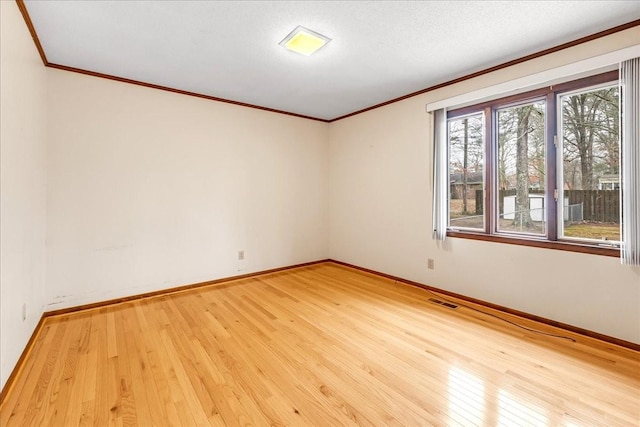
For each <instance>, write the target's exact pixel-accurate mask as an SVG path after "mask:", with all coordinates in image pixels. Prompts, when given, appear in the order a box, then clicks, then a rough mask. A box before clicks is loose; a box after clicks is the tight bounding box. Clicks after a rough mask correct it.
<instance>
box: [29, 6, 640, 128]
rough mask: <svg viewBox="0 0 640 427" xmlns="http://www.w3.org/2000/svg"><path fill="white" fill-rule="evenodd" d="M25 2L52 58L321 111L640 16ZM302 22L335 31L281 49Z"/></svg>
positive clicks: (623, 11)
mask: <svg viewBox="0 0 640 427" xmlns="http://www.w3.org/2000/svg"><path fill="white" fill-rule="evenodd" d="M25 4H26V7H27V11H28V13H29V16H30V17H31V21H32V23H33V26H34V28H35V31H36V33H37V35H38V38H39V40H40V43H41V45H42V47H43V49H44V52H45V54H46V57H47V60H48V62H49V63H52V64H58V65H64V66H67V67H74V68H79V69H83V70H87V71H92V72H98V73H103V74H108V75H112V76H116V77H120V78H126V79H132V80H137V81H142V82H146V83H151V84H156V85H161V86H166V87H170V88H174V89H179V90H183V91H189V92H195V93H199V94H203V95H208V96H213V97H218V98H224V99H228V100H231V101H236V102H242V103H248V104H253V105H256V106H260V107H266V108H271V109H276V110H282V111H286V112H291V113H295V114H300V115H305V116H311V117H315V118H320V119H326V120H330V119H334V118H336V117H341V116H343V115H347V114H349V113H352V112H354V111H358V110H361V109H364V108H367V107H370V106H373V105H376V104H379V103H382V102H385V101H387V100H390V99H393V98H397V97H400V96H403V95H406V94H409V93H412V92H415V91H419V90H421V89H423V88H426V87H429V86H433V85H435V84H438V83H442V82H445V81H449V80H452V79H454V78H456V77H461V76H464V75H467V74H470V73H473V72H475V71H479V70H483V69H486V68H488V67H491V66H494V65H498V64H501V63H504V62H507V61H509V60H512V59H516V58H520V57H523V56H525V55H528V54H531V53H535V52H539V51H541V50H544V49H547V48H550V47H554V46H557V45H560V44H562V43H565V42H569V41H573V40H576V39H578V38H580V37H583V36H587V35H591V34H594V33H596V32H599V31H602V30H606V29H608V28H611V27H614V26H617V25H620V24H625V23H627V22H630V21H633V20H637V19H639V18H640V2H637V1H578V2H576V1H573V2H571V1H567V2H564V1H550V2H545V1H506V2H505V1H494V2H481V1H461V2H435V1H429V2H418V1H410V2H404V1H394V2H382V1H374V2H367V1H355V2H351V1H340V2H338V1H335V2H328V1H327V2H319V1H292V2H284V1H283V2H273V1H238V2H233V1H229V2H227V1H215V2H214V1H212V2H206V1H131V0H129V1H29V0H27V1H25ZM297 25H303V26H306V27H308V28H310V29H312V30H315V31H317V32H320V33H322V34H324V35H326V36H328V37H330V38H331V39H333V40H332V41H331V42H330V43H329V44H328V45H327V46H326V47H324V48H323V49H321V50H320V51H319V52H318V53H317V54H316V55H314V56H311V57H305V56H302V55H297V54H295V53H292V52H289V51H286V50H285V49H284V48H282V47H281V46H279V45H278V43H279V42H280V40H282V38H284V37H285V36H286V35H287V34H288V33H289V32H290V31H291V30H292V29H293V28H294V27H296V26H297ZM636 28H640V27H636Z"/></svg>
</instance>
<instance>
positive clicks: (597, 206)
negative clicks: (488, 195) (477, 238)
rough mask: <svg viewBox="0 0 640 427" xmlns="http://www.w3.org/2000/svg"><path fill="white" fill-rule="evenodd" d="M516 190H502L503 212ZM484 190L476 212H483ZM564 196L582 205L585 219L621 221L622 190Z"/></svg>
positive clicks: (574, 192) (479, 194)
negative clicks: (505, 203) (508, 199)
mask: <svg viewBox="0 0 640 427" xmlns="http://www.w3.org/2000/svg"><path fill="white" fill-rule="evenodd" d="M529 193H531V194H542V193H543V191H540V190H530V191H529ZM515 194H516V190H513V189H511V190H500V192H499V196H498V205H499V206H498V207H499V209H500V212H503V211H504V209H503V205H504V198H505V197H506V196H514V195H515ZM482 196H483V192H482V191H476V194H475V199H476V214H478V215H481V214H482V213H483V205H484V203H483V202H484V200H483V197H482ZM564 197H565V198H566V199H568V204H569V205H570V206H571V205H582V216H583V219H584V220H585V221H594V222H616V223H617V222H619V221H620V192H619V191H618V190H565V191H564Z"/></svg>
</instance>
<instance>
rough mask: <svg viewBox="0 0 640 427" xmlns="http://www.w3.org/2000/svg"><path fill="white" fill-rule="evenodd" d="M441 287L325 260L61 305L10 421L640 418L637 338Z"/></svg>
mask: <svg viewBox="0 0 640 427" xmlns="http://www.w3.org/2000/svg"><path fill="white" fill-rule="evenodd" d="M431 297H433V295H431V294H429V293H427V291H425V290H423V289H420V288H417V287H413V286H409V285H405V284H401V283H396V282H393V281H392V280H389V279H385V278H381V277H378V276H375V275H372V274H368V273H364V272H361V271H358V270H354V269H350V268H348V267H344V266H340V265H337V264H333V263H323V264H316V265H312V266H308V267H303V268H298V269H293V270H287V271H283V272H278V273H273V274H269V275H265V276H259V277H254V278H249V279H243V280H238V281H234V282H228V283H224V284H218V285H213V286H210V287H204V288H199V289H194V290H190V291H186V292H180V293H175V294H171V295H165V296H159V297H154V298H148V299H143V300H137V301H133V302H128V303H123V304H118V305H114V306H110V307H103V308H99V309H93V310H87V311H83V312H78V313H73V314H67V315H61V316H55V317H50V318H47V319H46V320H45V323H44V325H43V328H42V329H41V332H40V334H39V335H38V337H37V338H36V341H35V343H34V346H33V349H32V351H31V352H30V354H29V355H28V356H27V358H26V361H25V364H24V367H23V369H22V371H21V372H20V373H19V375H18V377H17V379H16V381H15V383H14V385H13V387H12V388H11V390H9V393H8V395H7V398H6V399H5V402H4V404H3V405H2V407H1V408H0V425H2V426H77V425H81V426H85V425H86V426H92V425H93V426H110V425H114V426H129V425H139V426H172V425H174V426H432V425H433V426H469V425H472V426H476V425H477V426H495V425H504V426H529V425H532V426H567V427H574V426H612V427H613V426H637V425H640V354H639V353H638V352H634V351H632V350H629V349H625V348H622V347H617V346H615V345H612V344H608V343H604V342H601V341H597V340H594V339H591V338H587V337H583V336H579V335H574V334H570V333H568V332H565V331H562V330H558V329H554V328H551V327H549V326H546V325H540V324H536V323H534V322H532V321H528V320H525V319H519V318H516V317H514V316H509V315H506V314H504V313H498V314H499V315H500V316H502V317H504V318H507V319H509V320H511V321H515V322H518V323H520V324H522V325H525V326H527V327H530V328H536V329H539V330H542V331H545V332H547V333H554V334H561V335H565V336H568V337H571V338H573V339H575V340H576V341H575V342H573V341H570V340H568V339H563V338H554V337H549V336H544V335H540V334H537V333H533V332H529V331H526V330H523V329H520V328H517V327H515V326H513V325H510V324H508V323H506V322H502V321H500V320H498V319H496V318H494V317H491V316H487V315H485V314H482V313H478V312H476V311H473V310H470V309H468V308H465V307H459V308H458V309H455V310H452V309H449V308H447V307H443V306H440V305H437V304H434V303H432V302H429V301H428V299H429V298H431ZM447 299H449V300H452V299H451V298H447ZM476 307H477V306H476ZM483 310H486V311H490V310H488V309H484V308H483ZM492 313H496V312H492Z"/></svg>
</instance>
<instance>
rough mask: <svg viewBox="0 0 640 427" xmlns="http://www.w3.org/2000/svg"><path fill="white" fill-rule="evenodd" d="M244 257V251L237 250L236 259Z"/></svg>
mask: <svg viewBox="0 0 640 427" xmlns="http://www.w3.org/2000/svg"><path fill="white" fill-rule="evenodd" d="M243 259H244V251H238V260H240V261H242V260H243Z"/></svg>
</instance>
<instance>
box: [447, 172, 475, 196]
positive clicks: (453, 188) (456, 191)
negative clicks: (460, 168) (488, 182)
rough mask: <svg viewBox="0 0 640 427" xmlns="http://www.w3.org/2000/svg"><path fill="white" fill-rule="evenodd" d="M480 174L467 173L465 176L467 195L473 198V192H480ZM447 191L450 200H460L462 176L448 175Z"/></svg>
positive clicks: (462, 185) (462, 184)
mask: <svg viewBox="0 0 640 427" xmlns="http://www.w3.org/2000/svg"><path fill="white" fill-rule="evenodd" d="M482 183H483V177H482V172H469V173H468V174H467V191H468V193H467V195H468V197H475V190H482ZM449 187H450V189H449V191H450V192H451V198H452V199H462V189H463V187H464V176H463V174H462V173H452V174H450V175H449Z"/></svg>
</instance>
